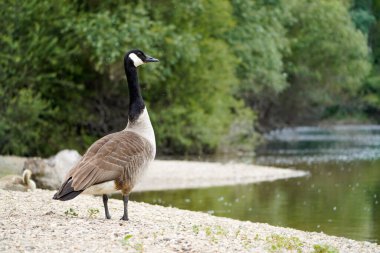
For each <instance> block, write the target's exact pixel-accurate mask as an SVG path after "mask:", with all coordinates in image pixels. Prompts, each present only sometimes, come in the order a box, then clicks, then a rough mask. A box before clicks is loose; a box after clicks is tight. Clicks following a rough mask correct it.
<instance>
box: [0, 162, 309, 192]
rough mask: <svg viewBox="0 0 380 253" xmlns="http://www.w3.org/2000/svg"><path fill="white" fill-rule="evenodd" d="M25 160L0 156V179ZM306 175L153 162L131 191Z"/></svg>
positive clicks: (236, 166) (237, 166) (258, 168)
mask: <svg viewBox="0 0 380 253" xmlns="http://www.w3.org/2000/svg"><path fill="white" fill-rule="evenodd" d="M78 157H79V156H78ZM78 159H79V158H78ZM25 160H26V159H25V158H23V157H16V156H0V176H1V175H5V174H12V173H13V174H21V171H22V168H23V165H24V161H25ZM75 163H76V161H75V160H73V162H71V163H66V164H65V165H64V166H63V164H60V166H59V168H60V169H59V170H60V171H59V173H58V172H57V173H53V174H56V175H60V176H61V178H57V179H56V180H57V182H56V185H58V186H59V185H60V184H61V182H62V180H63V179H64V178H65V175H66V173H67V171H68V170H69V169H70V168H71V167H72V166H73V165H74V164H75ZM54 169H55V168H54ZM306 175H308V173H307V172H305V171H300V170H292V169H279V168H273V167H265V166H258V165H249V164H242V163H226V164H221V163H209V162H191V161H174V160H171V161H162V160H155V161H153V162H152V163H151V165H150V167H149V169H148V170H147V171H146V173H145V174H144V176H143V177H142V180H141V181H140V183H139V184H138V185H137V186H136V187H135V189H134V191H153V190H169V189H184V188H201V187H210V186H222V185H236V184H248V183H257V182H263V181H273V180H278V179H285V178H292V177H302V176H306Z"/></svg>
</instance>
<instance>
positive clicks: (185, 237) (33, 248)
mask: <svg viewBox="0 0 380 253" xmlns="http://www.w3.org/2000/svg"><path fill="white" fill-rule="evenodd" d="M52 195H53V192H51V191H43V190H37V191H36V192H26V193H22V192H8V191H3V190H0V207H1V211H0V251H5V252H286V251H289V252H313V251H314V247H317V248H318V247H325V248H327V247H334V248H336V249H339V250H340V252H380V247H379V246H378V245H376V244H372V243H368V242H358V241H353V240H349V239H345V238H340V237H333V236H327V235H324V234H321V233H307V232H302V231H298V230H294V229H287V228H280V227H273V226H270V225H267V224H259V223H252V222H241V221H237V220H232V219H228V218H219V217H213V216H210V215H208V214H204V213H198V212H191V211H184V210H179V209H175V208H165V207H161V206H153V205H149V204H145V203H135V202H131V203H130V207H129V210H130V219H131V220H130V221H128V222H122V221H119V220H118V219H119V218H120V217H121V215H122V209H123V208H122V202H121V201H119V200H114V199H111V200H110V201H109V205H110V206H109V207H110V212H111V215H112V219H111V220H104V219H103V208H102V204H101V199H100V198H99V197H92V196H86V195H83V196H82V195H81V196H79V197H77V198H76V199H74V200H72V201H68V202H60V201H54V200H52V199H51V197H52ZM98 210H99V211H100V213H97V211H98Z"/></svg>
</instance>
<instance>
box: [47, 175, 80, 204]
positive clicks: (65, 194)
mask: <svg viewBox="0 0 380 253" xmlns="http://www.w3.org/2000/svg"><path fill="white" fill-rule="evenodd" d="M72 182H73V180H72V179H71V177H70V178H69V179H67V181H66V182H65V183H63V184H62V186H61V188H60V189H59V190H58V191H57V192H56V193H55V194H54V196H53V199H56V200H61V201H66V200H70V199H73V198H75V197H76V196H78V195H79V194H81V193H82V192H83V190H81V191H75V190H74V188H73V187H72V186H71V184H72Z"/></svg>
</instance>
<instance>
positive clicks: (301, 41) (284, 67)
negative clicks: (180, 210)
mask: <svg viewBox="0 0 380 253" xmlns="http://www.w3.org/2000/svg"><path fill="white" fill-rule="evenodd" d="M370 2H371V1H367V0H357V1H353V3H352V4H351V1H341V0H332V1H327V0H318V1H309V0H291V1H285V0H272V1H264V0H255V1H251V0H195V1H190V2H189V1H180V2H178V1H174V0H159V1H156V0H148V1H140V0H134V1H128V2H117V3H116V2H108V1H88V0H84V1H83V0H63V1H62V2H61V3H60V5H59V6H58V5H57V4H56V3H55V2H53V1H51V0H41V1H37V0H31V1H23V2H20V1H15V0H5V1H1V2H0V13H1V18H0V19H1V20H0V21H1V22H0V29H1V31H2V33H1V34H0V48H1V51H0V114H1V115H2V117H1V118H0V152H1V153H7V154H20V155H51V154H52V153H55V152H57V151H58V150H59V149H62V148H74V149H79V150H80V151H84V149H85V148H86V147H88V145H90V144H91V143H92V142H93V141H94V140H95V139H97V138H99V137H101V136H104V135H105V134H108V133H111V132H115V131H118V130H121V129H123V128H124V127H125V125H126V123H127V122H126V121H127V113H128V104H129V103H128V99H127V97H128V96H127V94H128V89H127V85H126V81H125V75H124V70H123V62H122V58H123V54H124V53H125V52H126V51H127V50H129V49H131V48H140V49H142V50H144V51H146V52H147V53H148V54H151V55H153V56H155V57H157V58H159V59H160V60H161V62H160V64H156V65H149V66H144V67H142V68H140V69H139V75H140V80H141V85H142V89H143V95H144V98H145V100H146V101H147V105H148V106H149V112H150V116H151V120H152V122H153V125H154V127H155V132H156V139H157V145H158V147H159V148H158V151H159V152H161V153H165V154H200V153H205V152H206V153H212V152H215V151H222V152H236V151H246V150H250V149H252V147H253V146H254V145H255V144H256V143H257V142H258V138H257V134H256V129H261V130H263V129H264V130H265V129H267V128H271V127H280V126H282V125H287V124H296V123H304V122H306V123H310V122H313V120H319V119H321V117H322V116H323V115H330V114H331V112H333V111H334V112H335V111H337V113H339V112H341V111H352V110H356V111H359V113H363V112H364V113H367V114H368V115H378V113H379V111H380V105H379V95H378V94H379V92H378V91H379V85H378V84H379V80H378V79H379V78H378V76H379V71H378V69H379V68H377V67H375V68H373V69H372V72H371V75H368V74H369V73H370V63H371V62H370V59H371V58H370V57H369V56H371V57H372V60H373V64H374V65H376V64H379V62H380V61H379V59H380V57H379V55H380V46H379V45H380V44H379V43H378V42H379V41H380V38H379V37H378V36H379V35H378V34H380V33H379V32H378V31H379V30H380V25H379V22H378V19H379V17H378V13H380V12H379V11H378V10H379V9H380V7H379V6H378V4H377V2H376V3H375V2H373V4H371V3H370ZM355 27H356V28H358V29H360V30H358V29H356V28H355ZM366 36H368V37H366ZM367 39H368V42H369V44H370V45H371V48H372V51H370V53H369V50H368V46H367V44H366V41H367ZM368 76H369V77H368ZM357 94H360V95H361V96H360V97H357V96H356V95H357ZM290 98H291V99H290ZM331 108H334V109H331Z"/></svg>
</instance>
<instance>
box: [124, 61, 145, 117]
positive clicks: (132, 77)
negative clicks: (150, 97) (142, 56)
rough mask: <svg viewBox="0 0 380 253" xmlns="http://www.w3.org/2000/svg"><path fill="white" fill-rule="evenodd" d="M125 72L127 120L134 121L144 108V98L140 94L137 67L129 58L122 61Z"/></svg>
mask: <svg viewBox="0 0 380 253" xmlns="http://www.w3.org/2000/svg"><path fill="white" fill-rule="evenodd" d="M124 68H125V74H126V76H127V81H128V89H129V113H128V120H129V121H130V122H133V121H136V120H137V119H138V117H139V116H140V114H141V113H142V112H143V110H144V108H145V104H144V100H143V98H142V96H141V90H140V85H139V80H138V76H137V68H136V67H135V66H134V65H133V63H132V61H131V60H130V59H126V60H125V61H124Z"/></svg>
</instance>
